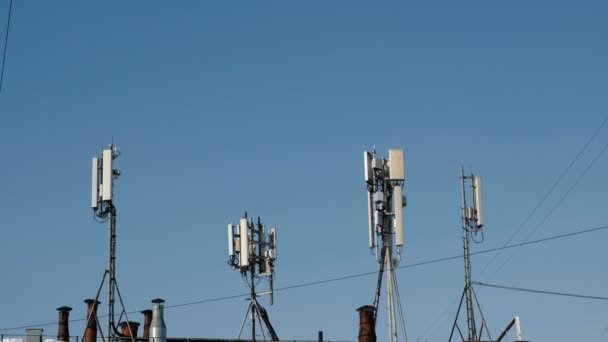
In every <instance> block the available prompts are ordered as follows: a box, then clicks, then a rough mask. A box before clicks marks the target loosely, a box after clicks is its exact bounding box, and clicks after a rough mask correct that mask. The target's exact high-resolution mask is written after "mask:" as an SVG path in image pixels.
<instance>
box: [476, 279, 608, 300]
mask: <svg viewBox="0 0 608 342" xmlns="http://www.w3.org/2000/svg"><path fill="white" fill-rule="evenodd" d="M471 283H472V284H474V285H479V286H485V287H493V288H497V289H505V290H513V291H522V292H530V293H540V294H546V295H553V296H562V297H574V298H584V299H593V300H608V297H600V296H590V295H583V294H577V293H566V292H557V291H547V290H535V289H525V288H521V287H515V286H507V285H496V284H487V283H481V282H478V281H473V282H471Z"/></svg>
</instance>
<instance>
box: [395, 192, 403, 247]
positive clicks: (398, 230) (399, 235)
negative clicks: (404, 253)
mask: <svg viewBox="0 0 608 342" xmlns="http://www.w3.org/2000/svg"><path fill="white" fill-rule="evenodd" d="M393 203H394V205H393V206H394V208H393V211H394V213H395V218H394V220H395V245H397V247H403V188H402V187H401V185H395V186H394V187H393Z"/></svg>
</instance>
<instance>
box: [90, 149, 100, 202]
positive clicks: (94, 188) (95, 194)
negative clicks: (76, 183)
mask: <svg viewBox="0 0 608 342" xmlns="http://www.w3.org/2000/svg"><path fill="white" fill-rule="evenodd" d="M98 164H99V160H98V159H97V158H93V165H92V177H91V208H93V209H97V205H98V202H99V165H98Z"/></svg>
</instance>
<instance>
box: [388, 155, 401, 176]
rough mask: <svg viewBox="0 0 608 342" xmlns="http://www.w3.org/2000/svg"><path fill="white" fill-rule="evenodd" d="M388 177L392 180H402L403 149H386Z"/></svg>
mask: <svg viewBox="0 0 608 342" xmlns="http://www.w3.org/2000/svg"><path fill="white" fill-rule="evenodd" d="M388 156H389V157H388V158H389V179H390V180H392V181H404V180H405V170H404V166H403V150H402V149H391V150H389V151H388Z"/></svg>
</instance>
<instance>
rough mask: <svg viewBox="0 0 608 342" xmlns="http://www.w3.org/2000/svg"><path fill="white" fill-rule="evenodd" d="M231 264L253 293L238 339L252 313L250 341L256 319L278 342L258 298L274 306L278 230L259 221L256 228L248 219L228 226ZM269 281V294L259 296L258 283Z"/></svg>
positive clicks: (244, 218)
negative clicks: (266, 300) (258, 280)
mask: <svg viewBox="0 0 608 342" xmlns="http://www.w3.org/2000/svg"><path fill="white" fill-rule="evenodd" d="M228 255H229V257H230V259H229V260H228V264H229V265H230V266H231V267H232V269H234V270H239V271H240V272H241V275H242V277H243V279H245V280H246V281H248V285H249V287H250V289H251V298H250V302H249V307H248V308H247V312H246V313H245V318H244V319H243V323H242V324H241V328H240V330H239V335H238V337H237V339H240V338H241V333H242V332H243V328H244V326H245V322H247V317H248V315H249V313H250V312H251V340H252V341H255V340H256V330H255V327H256V319H257V320H258V321H259V323H260V327H263V326H265V327H266V330H267V331H268V337H269V338H270V341H279V336H277V333H276V332H275V330H274V328H273V327H272V324H271V323H270V320H269V319H268V314H267V312H266V309H264V308H263V307H262V305H260V303H259V302H258V300H257V297H258V296H262V295H269V296H270V305H273V299H274V298H273V282H274V263H275V261H276V259H277V231H276V228H270V229H268V230H267V229H266V226H265V225H264V224H262V222H261V220H260V218H259V217H258V220H257V224H254V222H253V219H251V218H248V217H247V213H246V212H245V216H244V217H243V218H241V220H240V222H239V224H238V225H236V226H235V225H233V224H229V225H228ZM261 278H266V279H268V282H269V290H268V291H264V292H256V279H261ZM261 331H262V336H263V337H264V341H267V338H266V333H265V332H264V329H263V328H262V329H261Z"/></svg>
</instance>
